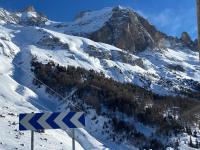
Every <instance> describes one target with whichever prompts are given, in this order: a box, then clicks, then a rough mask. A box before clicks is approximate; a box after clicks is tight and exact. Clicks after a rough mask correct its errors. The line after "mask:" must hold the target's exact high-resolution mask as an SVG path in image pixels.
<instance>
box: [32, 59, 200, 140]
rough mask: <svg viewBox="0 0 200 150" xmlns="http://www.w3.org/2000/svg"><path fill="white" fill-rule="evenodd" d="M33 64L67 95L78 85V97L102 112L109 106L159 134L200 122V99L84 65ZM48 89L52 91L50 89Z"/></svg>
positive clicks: (38, 73)
mask: <svg viewBox="0 0 200 150" xmlns="http://www.w3.org/2000/svg"><path fill="white" fill-rule="evenodd" d="M32 66H33V68H32V71H33V72H34V74H35V76H36V78H38V79H39V80H41V81H42V82H43V83H45V84H46V85H48V86H49V87H51V88H52V89H53V90H55V91H56V92H58V93H59V94H61V95H63V96H66V91H69V90H70V89H72V88H74V87H76V88H77V91H76V96H77V97H78V98H79V99H82V100H83V103H86V104H87V105H90V106H92V107H93V108H95V109H96V112H97V113H98V114H99V115H100V114H102V113H105V112H103V111H102V110H103V108H104V107H106V108H107V109H108V110H109V111H111V112H121V113H124V114H126V115H127V116H130V117H133V118H135V119H137V121H139V122H141V123H143V124H144V125H148V126H151V127H156V128H157V131H156V133H157V134H162V135H167V136H171V135H174V134H178V133H181V132H184V131H185V132H187V133H191V130H190V127H191V126H192V125H193V124H194V123H199V122H198V121H199V120H198V118H197V117H196V115H197V114H199V111H200V109H194V108H197V107H198V106H200V102H199V101H195V100H190V99H189V98H183V97H170V96H159V95H156V94H154V93H152V92H150V91H147V90H145V89H143V88H141V87H138V86H135V85H133V84H130V83H120V82H117V81H114V80H113V79H110V78H106V77H105V76H104V74H103V73H98V72H95V71H94V70H85V69H83V68H80V67H77V68H75V67H73V66H68V67H67V68H66V67H63V66H60V65H58V64H55V63H54V62H49V63H47V64H42V63H39V62H37V60H36V59H33V61H32ZM33 82H34V84H35V85H38V86H40V85H41V82H39V81H38V80H34V81H33ZM47 92H51V91H50V90H48V89H47ZM51 94H53V93H51ZM192 110H193V111H192ZM112 122H113V125H114V126H113V127H114V129H116V131H117V130H118V129H122V130H123V129H124V130H127V127H129V126H127V124H126V123H124V122H123V120H118V119H117V118H113V119H112ZM128 129H129V128H128ZM132 129H133V128H132ZM132 129H131V128H130V129H129V130H127V132H130V131H131V130H132ZM135 133H137V132H135ZM191 134H192V133H191ZM134 136H137V135H136V134H134ZM138 136H139V135H138ZM153 142H154V143H156V142H155V141H153Z"/></svg>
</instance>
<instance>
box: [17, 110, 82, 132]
mask: <svg viewBox="0 0 200 150" xmlns="http://www.w3.org/2000/svg"><path fill="white" fill-rule="evenodd" d="M84 127H85V116H84V113H83V112H54V113H51V112H45V113H28V114H20V115H19V130H33V131H34V130H41V129H68V128H84Z"/></svg>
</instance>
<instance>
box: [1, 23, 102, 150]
mask: <svg viewBox="0 0 200 150" xmlns="http://www.w3.org/2000/svg"><path fill="white" fill-rule="evenodd" d="M13 27H15V26H13ZM0 30H1V33H2V34H1V35H0V43H1V47H0V83H1V84H0V89H1V90H0V110H1V115H0V119H1V125H0V129H1V133H0V149H2V150H3V149H5V150H9V149H16V148H17V149H30V131H25V132H20V131H19V130H18V114H19V113H28V112H40V111H55V110H56V107H55V106H56V105H58V103H56V100H54V101H53V100H52V99H51V98H49V97H48V95H46V94H45V93H44V91H43V90H42V89H35V90H36V93H35V92H33V91H32V90H31V89H30V88H29V87H26V86H24V85H25V84H26V85H29V86H30V87H31V85H32V76H31V73H30V70H25V69H27V67H29V66H30V64H29V62H30V61H31V57H30V58H29V55H28V54H29V53H27V51H26V50H27V49H25V47H24V48H23V47H18V46H16V45H15V44H14V43H13V42H12V40H11V39H12V38H15V35H14V33H15V32H18V31H14V30H12V29H6V28H4V27H2V26H1V29H0ZM5 37H7V38H5ZM22 51H24V53H23V56H26V57H22V56H21V55H20V54H21V52H22ZM18 55H20V56H18ZM20 58H23V59H21V60H20ZM18 63H19V64H23V63H24V64H25V65H26V67H25V68H23V69H21V68H20V67H19V66H18ZM32 88H33V89H34V87H33V86H32ZM45 95H46V96H45ZM67 133H68V134H70V131H68V132H67ZM67 133H66V132H65V131H62V130H47V131H45V133H36V134H35V148H36V149H55V150H56V149H66V148H67V149H71V148H72V147H71V137H70V136H69V135H68V134H67ZM79 135H80V136H79ZM81 137H82V138H81ZM83 137H84V138H83ZM87 138H88V140H87ZM76 139H77V140H78V141H79V142H80V143H81V144H82V145H83V146H84V149H105V147H104V146H103V145H102V144H101V143H100V142H98V141H97V140H96V139H95V138H93V137H92V136H90V135H89V134H88V133H87V132H86V131H85V130H83V131H82V132H80V131H78V130H77V132H76ZM83 141H84V142H83ZM76 148H77V149H83V147H82V146H81V145H80V144H79V143H77V142H76Z"/></svg>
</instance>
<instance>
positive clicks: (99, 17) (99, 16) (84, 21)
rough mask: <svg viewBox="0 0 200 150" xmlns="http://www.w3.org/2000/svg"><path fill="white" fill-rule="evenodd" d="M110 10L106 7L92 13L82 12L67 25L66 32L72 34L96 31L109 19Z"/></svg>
mask: <svg viewBox="0 0 200 150" xmlns="http://www.w3.org/2000/svg"><path fill="white" fill-rule="evenodd" d="M111 10H112V8H110V7H108V8H104V9H102V10H97V11H92V12H82V13H80V14H79V16H77V19H76V20H75V21H74V22H71V23H69V24H68V27H67V29H66V30H67V31H68V32H71V33H74V34H78V33H89V32H94V31H97V30H98V29H100V28H101V27H102V26H103V25H104V23H105V22H106V21H108V19H109V18H110V17H111V15H112V11H111ZM94 20H95V22H94Z"/></svg>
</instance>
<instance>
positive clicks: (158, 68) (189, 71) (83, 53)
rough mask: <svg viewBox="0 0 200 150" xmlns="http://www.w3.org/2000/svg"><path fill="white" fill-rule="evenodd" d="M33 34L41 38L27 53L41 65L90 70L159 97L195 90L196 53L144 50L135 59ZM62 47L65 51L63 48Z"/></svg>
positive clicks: (198, 77)
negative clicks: (133, 85)
mask: <svg viewBox="0 0 200 150" xmlns="http://www.w3.org/2000/svg"><path fill="white" fill-rule="evenodd" d="M37 30H38V31H37ZM35 32H37V33H35V34H37V35H40V34H44V35H45V36H44V37H41V35H40V37H38V38H37V39H35V40H34V43H37V44H35V45H31V46H30V47H29V49H30V50H31V53H32V54H33V55H35V56H37V58H38V59H39V60H40V61H42V62H44V60H46V61H47V62H48V61H50V60H52V61H54V62H56V63H59V64H60V65H63V66H68V65H72V66H80V67H83V68H86V69H88V70H89V69H93V70H96V71H98V72H103V73H104V74H105V75H106V76H107V77H111V78H113V79H115V80H117V81H120V82H131V83H134V84H136V85H139V86H141V87H144V88H146V89H149V90H152V91H153V92H155V93H157V94H160V95H168V94H179V93H181V92H183V91H184V92H185V91H187V90H193V91H196V92H197V91H198V90H199V89H198V87H199V82H200V66H199V61H198V52H194V51H191V50H189V49H186V48H182V47H176V48H171V47H170V48H165V49H154V50H146V51H144V52H142V53H140V54H139V55H138V56H136V55H133V54H130V53H127V52H126V51H123V50H121V49H118V48H116V47H113V46H110V45H107V44H103V43H96V42H93V41H91V40H88V39H85V38H80V37H75V36H69V35H66V34H62V33H59V32H56V31H52V30H48V29H45V28H40V29H39V28H37V29H35ZM52 39H54V40H57V44H56V43H53V42H51V41H52ZM38 41H39V42H38ZM45 42H46V43H48V44H45ZM59 44H60V46H58V45H59ZM63 45H64V46H66V47H64V48H63V47H62V46H63ZM47 49H52V51H50V50H47Z"/></svg>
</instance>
